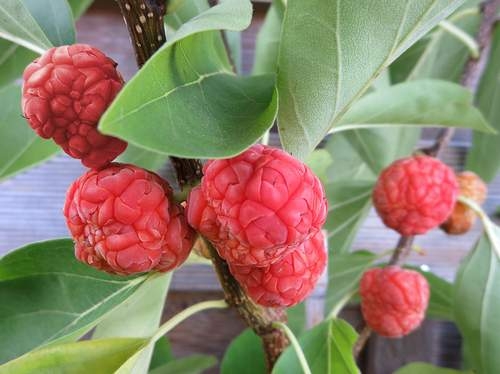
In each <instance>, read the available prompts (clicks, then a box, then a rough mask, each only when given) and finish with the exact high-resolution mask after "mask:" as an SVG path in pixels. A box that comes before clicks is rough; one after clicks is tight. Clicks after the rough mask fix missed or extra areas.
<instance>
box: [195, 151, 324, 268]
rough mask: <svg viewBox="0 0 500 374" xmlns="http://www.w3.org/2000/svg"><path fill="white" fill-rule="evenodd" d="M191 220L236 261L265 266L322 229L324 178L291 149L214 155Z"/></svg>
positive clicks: (240, 263) (196, 200) (197, 197)
mask: <svg viewBox="0 0 500 374" xmlns="http://www.w3.org/2000/svg"><path fill="white" fill-rule="evenodd" d="M187 209H188V217H189V218H188V221H189V223H190V224H191V225H192V226H193V227H194V228H196V229H197V230H198V231H199V232H200V233H201V234H202V235H204V236H205V237H207V238H208V239H209V240H211V241H212V242H213V243H214V244H215V246H216V247H217V249H218V251H219V253H220V255H221V256H222V257H223V258H224V259H226V260H227V261H228V262H231V263H232V264H233V265H242V266H245V265H258V266H265V265H268V264H270V263H272V262H274V261H277V260H279V259H280V258H282V257H283V256H284V255H286V254H287V253H289V252H291V251H292V250H293V248H294V247H295V246H297V245H299V244H301V243H303V242H304V241H305V240H307V239H308V238H310V237H311V236H312V235H314V234H315V233H317V232H318V231H319V230H320V228H321V226H322V225H323V223H324V221H325V218H326V209H327V203H326V198H325V193H324V190H323V187H322V185H321V182H320V181H319V179H318V178H317V177H316V176H315V175H314V174H313V172H312V171H311V170H310V169H309V168H308V167H307V166H306V165H305V164H303V163H302V162H300V161H298V160H296V159H295V158H293V157H292V156H290V155H289V154H288V153H286V152H284V151H282V150H279V149H276V148H272V147H268V146H263V145H260V144H259V145H254V146H253V147H251V148H250V149H248V150H247V151H245V152H243V153H242V154H240V155H239V156H236V157H233V158H230V159H224V160H211V161H208V162H207V163H206V164H205V166H204V176H203V178H202V181H201V187H200V189H198V190H195V191H194V192H193V193H191V196H190V198H189V199H188V208H187Z"/></svg>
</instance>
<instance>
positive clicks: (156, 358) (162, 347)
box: [149, 336, 174, 370]
mask: <svg viewBox="0 0 500 374" xmlns="http://www.w3.org/2000/svg"><path fill="white" fill-rule="evenodd" d="M173 359H174V356H173V354H172V348H171V345H170V341H169V340H168V338H167V337H166V336H164V337H162V338H161V339H159V340H158V341H157V342H156V343H155V347H154V349H153V356H152V357H151V364H150V365H149V370H152V369H154V368H157V367H159V366H162V365H163V364H166V363H167V362H169V361H172V360H173Z"/></svg>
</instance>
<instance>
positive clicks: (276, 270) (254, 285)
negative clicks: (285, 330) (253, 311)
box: [229, 231, 327, 307]
mask: <svg viewBox="0 0 500 374" xmlns="http://www.w3.org/2000/svg"><path fill="white" fill-rule="evenodd" d="M326 258H327V256H326V249H325V244H324V237H323V234H322V233H321V231H318V232H317V233H316V234H315V235H314V236H313V237H312V238H310V239H309V240H306V241H305V242H304V243H303V244H301V245H299V246H298V247H297V248H296V249H295V250H294V251H292V252H291V253H288V254H287V255H286V256H285V257H283V258H282V259H281V260H279V261H277V262H275V263H273V264H271V265H268V266H265V267H257V266H235V265H232V264H231V263H230V264H229V266H230V269H231V273H232V274H233V275H234V277H235V278H236V279H237V280H238V282H239V283H240V284H241V286H242V287H243V289H244V290H245V292H246V293H247V295H248V296H250V297H251V298H252V299H253V300H254V301H255V302H256V303H258V304H261V305H264V306H268V307H290V306H292V305H295V304H298V303H300V302H301V301H302V300H304V299H305V298H306V297H307V296H308V295H309V294H310V293H311V292H312V290H313V289H314V287H315V285H316V282H317V281H318V278H319V277H320V275H321V274H322V273H323V271H324V270H325V265H326Z"/></svg>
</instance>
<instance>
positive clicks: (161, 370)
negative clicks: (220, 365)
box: [149, 355, 217, 374]
mask: <svg viewBox="0 0 500 374" xmlns="http://www.w3.org/2000/svg"><path fill="white" fill-rule="evenodd" d="M216 364H217V359H216V358H215V357H214V356H207V355H192V356H189V357H183V358H179V359H177V360H173V361H170V362H169V363H167V364H165V365H162V366H159V367H157V368H155V369H153V370H151V371H150V372H149V374H172V373H175V374H201V373H203V372H204V371H205V370H207V369H210V368H212V367H214V366H215V365H216Z"/></svg>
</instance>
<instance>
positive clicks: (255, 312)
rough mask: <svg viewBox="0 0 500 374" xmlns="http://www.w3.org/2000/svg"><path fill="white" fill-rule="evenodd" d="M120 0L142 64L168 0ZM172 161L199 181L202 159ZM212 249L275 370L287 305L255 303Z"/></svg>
mask: <svg viewBox="0 0 500 374" xmlns="http://www.w3.org/2000/svg"><path fill="white" fill-rule="evenodd" d="M116 1H117V2H118V5H119V6H120V10H121V12H122V15H123V18H124V19H125V22H126V24H127V27H128V31H129V34H130V38H131V39H132V44H133V46H134V49H135V55H136V59H137V64H138V65H139V67H141V66H142V65H144V63H145V62H146V61H147V60H148V59H149V58H150V57H151V56H152V55H153V54H154V53H155V52H156V51H157V50H158V49H159V48H160V47H161V46H162V45H163V43H165V40H166V38H165V28H164V24H163V17H164V15H165V5H164V4H165V3H166V2H165V1H164V0H116ZM226 43H227V41H226ZM226 47H228V46H227V44H226ZM228 53H229V50H228ZM171 161H172V164H173V166H174V168H175V170H176V173H177V179H178V181H179V184H180V186H181V187H183V186H185V185H186V184H191V185H192V184H196V183H198V182H199V180H200V178H201V175H202V169H201V163H200V161H199V160H192V159H182V158H177V157H171ZM209 252H210V258H211V260H212V262H213V264H214V267H215V271H216V272H217V276H218V278H219V281H220V283H221V285H222V288H223V290H224V294H225V298H226V300H227V303H228V304H229V305H230V306H232V307H234V308H236V310H237V311H238V313H239V314H240V316H241V317H242V318H243V320H244V321H245V322H246V324H247V325H248V326H249V327H251V328H252V329H253V331H255V333H256V334H257V335H258V336H259V337H260V338H261V339H262V344H263V346H264V352H265V355H266V362H267V366H268V369H269V371H271V369H272V367H273V366H274V363H275V362H276V360H277V359H278V357H279V356H280V354H281V353H282V352H283V350H284V349H285V348H286V347H287V346H288V344H289V342H288V339H287V337H286V336H285V334H284V333H283V332H282V331H281V330H280V329H276V328H274V327H273V326H272V324H273V322H275V321H280V322H286V319H287V318H286V311H285V309H281V308H276V309H273V308H263V307H261V306H258V305H256V304H255V303H253V302H252V301H251V300H250V299H249V298H248V296H247V295H246V294H245V292H244V291H243V290H242V288H241V287H240V285H239V283H238V282H237V281H236V279H234V277H233V276H232V275H231V273H230V271H229V267H228V265H227V263H226V262H225V261H224V260H223V259H222V258H221V257H220V256H219V254H218V253H217V251H216V250H215V249H214V248H213V247H212V246H209Z"/></svg>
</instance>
